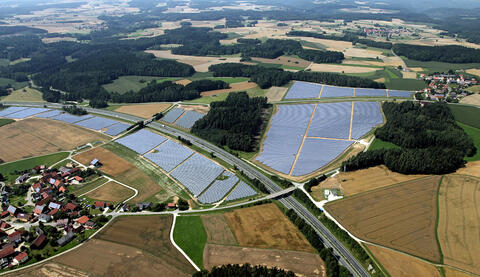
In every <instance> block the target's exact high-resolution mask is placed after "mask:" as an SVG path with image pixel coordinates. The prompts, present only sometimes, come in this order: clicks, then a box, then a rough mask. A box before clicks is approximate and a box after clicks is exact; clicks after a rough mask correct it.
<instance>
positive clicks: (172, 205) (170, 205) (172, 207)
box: [167, 202, 177, 209]
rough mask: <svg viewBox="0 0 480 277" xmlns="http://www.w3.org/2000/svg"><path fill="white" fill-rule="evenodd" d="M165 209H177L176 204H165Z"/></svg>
mask: <svg viewBox="0 0 480 277" xmlns="http://www.w3.org/2000/svg"><path fill="white" fill-rule="evenodd" d="M167 208H169V209H175V208H177V204H175V203H174V202H171V203H168V204H167Z"/></svg>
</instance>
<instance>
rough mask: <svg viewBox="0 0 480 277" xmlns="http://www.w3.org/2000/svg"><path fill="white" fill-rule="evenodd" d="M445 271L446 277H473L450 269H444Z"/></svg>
mask: <svg viewBox="0 0 480 277" xmlns="http://www.w3.org/2000/svg"><path fill="white" fill-rule="evenodd" d="M443 270H444V271H445V277H472V276H473V275H470V274H467V273H464V272H461V271H458V270H455V269H452V268H449V267H446V266H445V267H443Z"/></svg>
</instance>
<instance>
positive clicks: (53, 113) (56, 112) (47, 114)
mask: <svg viewBox="0 0 480 277" xmlns="http://www.w3.org/2000/svg"><path fill="white" fill-rule="evenodd" d="M61 113H62V112H60V111H59V110H51V111H48V112H44V113H41V114H37V115H35V117H38V118H49V117H53V116H57V115H59V114H61Z"/></svg>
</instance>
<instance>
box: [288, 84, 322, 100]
mask: <svg viewBox="0 0 480 277" xmlns="http://www.w3.org/2000/svg"><path fill="white" fill-rule="evenodd" d="M321 90H322V85H320V84H314V83H305V82H295V83H293V85H292V87H291V88H290V89H289V90H288V93H287V95H286V96H285V99H302V98H317V97H318V95H319V94H320V91H321Z"/></svg>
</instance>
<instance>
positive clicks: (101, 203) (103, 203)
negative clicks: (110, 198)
mask: <svg viewBox="0 0 480 277" xmlns="http://www.w3.org/2000/svg"><path fill="white" fill-rule="evenodd" d="M106 206H107V203H105V202H103V201H97V202H95V208H105V207H106Z"/></svg>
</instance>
